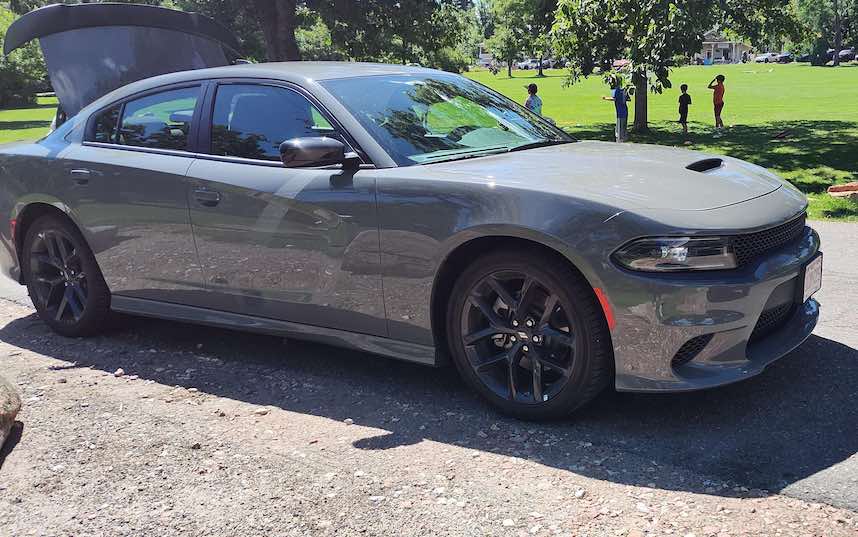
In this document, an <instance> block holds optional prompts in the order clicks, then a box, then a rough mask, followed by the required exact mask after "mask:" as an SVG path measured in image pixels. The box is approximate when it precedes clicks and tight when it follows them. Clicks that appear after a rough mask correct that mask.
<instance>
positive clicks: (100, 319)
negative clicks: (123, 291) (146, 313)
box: [21, 215, 110, 337]
mask: <svg viewBox="0 0 858 537" xmlns="http://www.w3.org/2000/svg"><path fill="white" fill-rule="evenodd" d="M21 267H22V269H23V273H24V279H25V281H26V282H27V290H28V292H29V294H30V298H31V299H32V300H33V305H34V306H35V307H36V311H37V312H38V314H39V317H41V318H42V320H43V321H44V322H45V323H46V324H47V325H48V326H50V327H51V328H52V329H53V330H54V331H55V332H57V333H59V334H61V335H64V336H68V337H82V336H90V335H93V334H95V333H97V332H99V331H100V330H101V329H103V327H104V324H105V321H106V320H107V317H108V315H109V313H110V291H109V290H108V288H107V284H106V283H105V282H104V278H103V276H102V274H101V270H100V269H99V268H98V263H97V262H96V260H95V256H94V255H93V253H92V250H91V249H90V248H89V246H88V245H87V244H86V241H85V240H84V238H83V236H82V235H81V234H80V232H79V231H78V229H77V228H76V227H75V226H74V225H73V224H72V223H71V222H69V221H68V220H66V219H64V218H61V217H59V216H54V215H49V216H43V217H41V218H39V219H38V220H36V221H35V222H33V225H32V226H30V228H29V229H28V230H27V234H26V236H25V237H24V245H23V250H22V253H21Z"/></svg>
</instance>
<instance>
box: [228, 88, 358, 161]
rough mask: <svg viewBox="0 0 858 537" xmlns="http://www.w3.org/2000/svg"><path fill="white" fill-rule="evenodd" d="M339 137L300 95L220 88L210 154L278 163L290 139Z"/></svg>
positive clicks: (272, 90)
mask: <svg viewBox="0 0 858 537" xmlns="http://www.w3.org/2000/svg"><path fill="white" fill-rule="evenodd" d="M316 136H331V137H337V138H340V139H341V137H339V136H338V135H337V134H336V131H335V130H334V128H333V126H331V124H330V123H329V122H328V121H327V120H326V119H325V117H324V116H323V115H322V113H321V112H319V110H318V109H316V107H314V106H313V105H312V104H311V103H310V101H309V100H307V99H306V98H305V97H304V96H303V95H301V94H299V93H297V92H294V91H291V90H288V89H285V88H278V87H273V86H259V85H252V84H227V85H223V86H220V87H219V88H218V90H217V96H216V97H215V106H214V114H213V116H212V144H211V153H212V154H213V155H219V156H226V157H241V158H248V159H255V160H271V161H279V160H280V144H281V143H283V142H284V141H286V140H290V139H292V138H302V137H316Z"/></svg>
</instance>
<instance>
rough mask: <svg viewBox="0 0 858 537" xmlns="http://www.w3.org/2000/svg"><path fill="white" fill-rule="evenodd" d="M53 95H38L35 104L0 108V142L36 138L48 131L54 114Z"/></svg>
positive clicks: (55, 102) (55, 105) (55, 101)
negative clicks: (23, 106)
mask: <svg viewBox="0 0 858 537" xmlns="http://www.w3.org/2000/svg"><path fill="white" fill-rule="evenodd" d="M56 108H57V100H56V98H54V97H39V102H38V104H37V105H36V106H34V107H30V108H13V109H11V110H0V144H2V143H6V142H17V141H18V140H36V139H38V138H41V137H42V136H44V135H46V134H47V133H48V130H49V129H50V127H51V121H53V119H54V115H55V114H56Z"/></svg>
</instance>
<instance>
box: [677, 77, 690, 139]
mask: <svg viewBox="0 0 858 537" xmlns="http://www.w3.org/2000/svg"><path fill="white" fill-rule="evenodd" d="M679 89H680V91H682V95H680V96H679V124H680V125H682V133H683V134H684V135H685V136H688V107H689V106H691V95H689V94H688V84H683V85H681V86H680V87H679Z"/></svg>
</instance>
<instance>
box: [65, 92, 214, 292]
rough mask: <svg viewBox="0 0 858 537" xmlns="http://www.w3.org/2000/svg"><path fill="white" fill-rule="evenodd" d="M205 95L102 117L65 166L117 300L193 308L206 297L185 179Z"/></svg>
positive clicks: (171, 95)
mask: <svg viewBox="0 0 858 537" xmlns="http://www.w3.org/2000/svg"><path fill="white" fill-rule="evenodd" d="M203 90H204V88H203V86H202V85H200V84H192V85H189V86H181V87H168V88H162V89H158V90H156V91H153V92H149V93H146V94H143V95H140V96H136V97H133V98H130V99H128V100H126V101H124V102H120V103H117V104H115V105H113V106H110V107H108V108H106V109H104V110H102V111H101V112H99V113H98V114H96V115H95V116H94V117H93V119H92V120H91V122H90V124H89V125H88V129H87V132H86V134H85V135H84V141H83V143H82V144H80V145H73V146H72V148H71V150H70V151H69V153H68V154H67V158H64V159H63V161H62V166H63V167H64V169H63V171H62V174H63V176H64V179H63V180H64V181H65V184H64V188H65V190H66V196H65V198H66V199H68V200H69V203H70V205H72V207H73V209H74V211H75V213H76V216H77V218H78V221H79V222H80V223H81V224H82V225H83V226H84V227H85V229H86V231H87V233H88V235H89V237H90V243H91V246H92V248H93V250H94V252H95V255H96V258H97V260H98V262H99V265H100V267H101V269H102V272H103V273H104V276H105V279H106V281H107V284H108V286H109V287H110V290H111V291H112V292H113V293H114V294H122V295H126V296H133V297H137V298H146V299H153V300H163V301H169V302H189V301H190V300H191V299H192V298H193V295H195V294H198V293H200V292H201V289H202V271H201V270H200V266H199V259H198V257H197V253H196V249H195V247H194V241H193V234H192V231H191V224H190V218H189V215H188V196H187V192H188V182H187V178H186V173H187V171H188V168H190V166H191V163H192V162H193V161H194V155H193V151H192V149H193V147H192V140H193V137H194V134H195V128H196V124H197V123H196V118H197V117H198V113H199V109H200V108H201V105H202V100H203V99H202V97H203V93H204V91H203Z"/></svg>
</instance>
